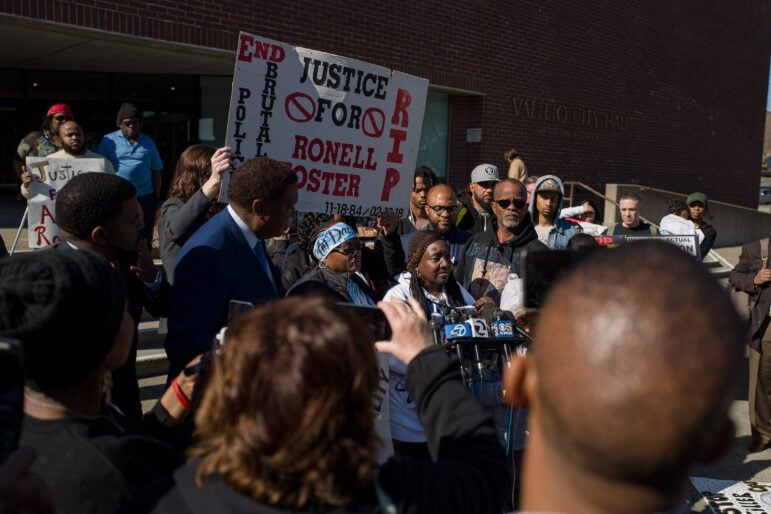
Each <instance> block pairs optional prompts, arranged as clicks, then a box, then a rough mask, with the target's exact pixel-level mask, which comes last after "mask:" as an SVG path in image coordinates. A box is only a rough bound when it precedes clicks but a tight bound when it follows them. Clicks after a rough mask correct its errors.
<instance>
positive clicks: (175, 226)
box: [0, 104, 771, 513]
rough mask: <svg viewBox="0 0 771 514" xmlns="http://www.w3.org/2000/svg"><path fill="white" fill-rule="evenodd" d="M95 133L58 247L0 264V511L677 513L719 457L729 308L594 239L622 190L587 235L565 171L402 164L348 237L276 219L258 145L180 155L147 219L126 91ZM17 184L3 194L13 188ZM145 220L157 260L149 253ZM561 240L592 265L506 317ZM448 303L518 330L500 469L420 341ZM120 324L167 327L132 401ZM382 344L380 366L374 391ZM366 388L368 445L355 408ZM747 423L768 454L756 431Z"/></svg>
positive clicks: (630, 207)
mask: <svg viewBox="0 0 771 514" xmlns="http://www.w3.org/2000/svg"><path fill="white" fill-rule="evenodd" d="M72 118H73V116H72V111H71V109H70V108H69V107H68V106H66V105H63V104H57V105H55V106H53V107H52V108H51V109H50V110H49V112H48V114H47V116H46V121H45V122H44V123H43V127H42V130H41V131H39V132H38V133H37V134H36V135H30V136H27V137H25V139H24V141H23V142H22V144H21V145H20V147H19V159H21V160H22V162H23V158H24V157H25V156H27V155H43V156H44V155H52V154H53V152H54V151H64V152H66V153H67V154H68V155H71V156H82V155H84V154H85V152H90V150H87V149H85V145H84V144H83V142H82V140H83V137H82V129H81V128H80V127H79V126H78V125H77V124H76V123H75V122H74V121H73V120H72ZM116 122H117V125H118V127H119V130H117V131H115V132H113V133H111V134H108V135H107V136H105V138H104V139H103V141H102V143H101V144H100V145H99V154H101V155H103V156H104V158H105V159H106V161H107V163H109V164H110V166H109V168H111V169H108V166H105V173H83V174H80V175H78V176H75V177H74V178H72V179H71V180H70V181H69V182H68V183H67V184H66V185H65V186H63V187H62V188H61V189H60V190H59V191H58V192H57V195H56V218H57V220H56V221H57V224H58V225H59V229H60V233H61V236H62V241H61V242H60V243H58V244H57V245H55V246H54V247H53V248H52V249H50V250H44V251H38V252H30V253H26V254H21V255H14V256H12V257H6V258H3V259H2V260H0V336H2V337H7V338H14V339H18V340H19V341H20V342H21V345H22V348H23V351H24V371H25V374H26V379H25V387H24V413H23V416H24V419H23V425H22V429H21V441H20V444H21V446H22V447H23V448H21V449H20V450H17V452H16V453H15V454H13V455H12V456H11V457H10V458H9V459H8V461H7V462H6V463H5V464H2V465H1V466H0V505H7V506H8V507H10V508H14V509H16V510H18V511H23V512H27V511H28V512H50V511H52V509H53V511H55V512H65V513H66V512H78V513H83V512H94V513H108V512H119V511H120V512H158V513H165V512H169V513H171V512H190V513H197V512H255V513H258V512H266V513H267V512H405V513H406V512H444V513H448V512H475V513H476V512H480V513H481V512H490V513H494V512H498V513H500V512H503V511H504V510H512V509H514V508H516V507H519V508H521V509H523V510H524V511H531V512H578V513H584V512H587V513H588V512H625V511H635V512H668V511H677V510H678V509H682V508H683V506H684V505H685V504H684V501H685V498H684V495H683V491H684V489H685V484H686V483H687V479H688V472H689V470H690V468H691V466H692V465H694V464H696V463H699V462H708V461H710V460H714V459H715V458H718V457H719V456H721V455H722V454H723V453H724V452H725V451H726V449H727V448H728V443H729V442H730V439H731V436H732V430H731V424H730V420H729V418H728V408H729V406H730V402H731V400H732V399H734V398H735V396H736V394H737V381H738V375H739V374H738V363H739V362H740V360H741V358H742V343H743V341H744V339H745V332H746V331H745V330H744V329H743V325H742V320H741V319H740V317H739V316H738V314H737V313H736V311H735V309H734V307H733V305H732V304H731V302H730V300H729V298H728V296H727V295H726V294H725V292H724V291H723V290H722V289H720V288H719V286H718V284H717V282H716V281H715V280H714V279H712V278H711V277H710V276H709V274H708V272H707V271H706V269H705V268H704V267H703V266H701V264H700V263H699V262H698V261H697V260H696V259H694V258H693V257H691V256H689V255H688V254H686V253H685V252H683V251H682V250H680V249H678V248H675V247H674V246H673V245H669V244H665V243H661V242H658V241H655V242H643V243H635V244H629V245H621V247H620V248H617V249H613V250H607V251H597V250H596V247H597V242H596V241H595V239H594V238H593V237H592V235H594V233H593V232H590V231H588V230H585V229H586V228H587V227H601V228H602V229H604V230H603V231H605V230H606V231H607V232H606V233H607V234H609V235H614V236H623V235H636V234H640V233H647V234H656V233H657V231H656V227H655V226H653V225H652V224H649V223H646V222H645V221H643V220H642V219H641V213H642V200H641V198H640V197H639V196H637V195H635V194H628V195H623V196H622V197H621V198H620V201H619V209H620V213H621V222H619V223H618V224H616V225H614V226H611V227H607V229H606V228H605V227H602V225H601V224H600V223H598V217H599V213H598V209H597V207H596V205H595V204H594V203H593V202H592V201H585V202H583V203H582V204H581V205H579V206H577V207H575V208H565V209H563V208H562V206H563V199H564V196H565V190H564V186H563V182H562V180H561V179H560V178H559V177H558V176H556V175H544V176H541V177H533V176H532V175H530V176H528V174H527V170H526V168H525V165H524V162H522V159H521V156H520V155H519V152H517V151H516V150H510V151H508V152H506V154H505V157H506V159H507V161H508V163H509V166H510V168H509V174H508V177H501V175H500V172H499V169H498V167H497V166H495V165H493V164H489V163H483V164H480V165H479V166H477V167H475V168H474V169H473V170H472V171H471V173H470V176H469V185H468V187H467V188H466V189H465V190H463V191H455V190H453V188H451V187H449V186H448V185H446V184H443V183H440V181H439V180H438V179H437V176H436V174H435V173H434V171H433V170H431V169H429V168H427V167H425V166H422V167H419V168H417V169H416V170H415V174H414V178H413V182H412V190H411V194H410V198H409V209H408V211H407V212H408V214H407V216H405V217H404V218H402V219H398V218H396V217H395V216H393V215H389V214H385V215H383V216H382V217H381V218H379V219H378V220H377V227H376V231H375V234H376V235H375V236H374V237H370V236H369V235H368V234H369V233H368V231H366V230H362V227H361V225H362V220H357V219H355V218H350V217H342V216H332V215H324V214H317V213H296V212H295V210H294V205H295V203H296V202H297V197H298V192H297V176H296V175H295V173H293V172H292V170H291V169H290V168H288V167H287V166H286V165H284V164H282V163H279V162H277V161H275V160H272V159H270V158H267V157H257V158H252V159H248V160H246V161H245V162H243V163H242V164H241V165H239V166H234V165H233V160H232V151H231V149H230V148H227V147H224V148H219V149H213V148H208V147H205V146H203V145H194V146H191V147H190V148H188V149H187V150H185V151H184V152H183V153H182V155H181V156H180V158H179V160H178V162H177V164H176V167H175V169H174V173H173V176H172V179H171V187H170V189H169V194H168V198H167V199H166V200H165V201H164V202H163V203H162V204H161V203H160V198H159V191H160V170H162V169H163V165H162V163H161V162H160V158H159V157H158V155H157V149H156V148H155V145H154V143H153V142H152V140H151V139H150V138H149V137H147V136H145V135H144V134H142V133H141V132H140V127H141V111H140V110H139V109H137V108H136V107H135V106H133V105H131V104H124V105H123V106H121V108H120V110H119V113H118V116H117V120H116ZM65 141H66V142H65ZM59 148H62V149H61V150H58V149H59ZM89 155H90V156H92V157H93V155H91V154H89ZM97 157H98V156H97ZM18 170H19V176H20V178H21V180H22V183H23V187H25V186H26V185H28V184H29V182H30V181H31V180H34V177H33V176H32V175H31V174H30V173H29V172H28V171H27V170H26V169H25V168H24V167H23V165H20V166H19V168H18ZM228 170H232V175H231V177H230V180H229V185H228V188H227V191H226V192H224V193H225V194H226V196H227V199H228V203H227V204H220V203H218V201H217V199H218V198H219V197H220V189H221V186H222V174H223V173H224V172H225V171H228ZM405 200H406V199H405ZM670 204H671V205H670V214H669V215H668V216H665V218H664V219H663V220H662V223H661V225H660V230H661V233H664V234H674V235H695V236H697V238H698V242H699V244H700V246H701V255H702V257H703V256H704V255H706V253H707V252H708V251H709V249H710V248H711V246H712V245H713V244H714V241H715V236H716V232H715V230H714V228H713V227H711V225H709V223H708V222H707V218H708V217H707V214H706V213H707V207H708V200H707V197H706V196H705V195H704V194H703V193H694V194H692V195H690V196H688V198H687V199H686V201H685V202H683V201H682V200H675V199H673V201H672V202H670ZM159 206H160V210H159V212H157V211H158V208H159ZM156 214H157V215H156ZM156 230H157V234H158V241H159V249H160V257H161V260H162V263H163V265H162V266H156V265H155V264H154V263H153V259H152V256H151V253H150V249H151V247H150V246H149V244H148V243H150V242H151V241H152V239H153V233H154V231H156ZM585 232H586V233H585ZM590 234H592V235H590ZM760 246H762V245H760ZM766 246H767V245H766ZM564 249H573V250H578V251H587V252H590V253H591V255H590V257H588V258H586V259H584V260H583V261H582V263H581V264H579V265H578V267H576V268H575V269H574V270H572V271H570V272H569V273H568V274H567V275H566V276H565V277H564V278H563V279H562V280H561V281H559V282H558V283H557V284H556V285H555V286H554V289H553V290H552V292H551V293H550V295H549V296H548V297H547V301H546V303H545V304H544V305H543V307H542V308H540V309H538V310H533V309H531V308H528V307H527V306H526V305H525V298H524V295H523V292H522V290H521V288H522V278H523V265H524V262H525V258H526V257H525V256H526V255H527V254H532V253H535V252H549V251H552V250H564ZM754 251H755V248H754V247H752V248H750V249H748V256H747V257H746V258H745V257H744V254H743V259H745V261H743V262H744V266H743V267H742V264H741V263H740V266H737V270H735V273H736V277H737V280H736V284H737V287H741V288H742V289H745V290H746V291H747V292H748V293H749V294H755V295H760V298H761V299H762V300H761V301H756V304H755V307H756V308H757V309H759V310H762V309H765V315H766V318H765V320H764V321H762V322H761V324H763V323H764V324H765V325H764V326H762V327H757V326H756V327H755V333H757V332H758V331H765V327H766V326H767V324H768V318H767V314H768V304H769V303H770V302H771V296H769V297H768V298H766V297H765V296H764V295H765V294H766V293H767V290H768V288H767V285H768V283H771V271H769V270H768V269H766V268H765V265H766V260H767V250H766V251H765V253H764V251H763V250H762V249H761V248H760V247H759V248H758V249H757V254H758V255H757V259H756V258H755V257H753V256H751V255H749V253H750V252H754ZM753 255H754V254H753ZM762 255H765V256H766V258H763V259H762V258H761V257H762ZM756 261H757V262H756ZM760 261H762V263H760V264H759V262H760ZM745 268H746V269H745ZM630 269H634V273H630ZM654 281H655V282H656V283H658V284H661V286H660V287H657V288H651V287H650V284H651V283H653V282H654ZM768 294H769V295H771V293H768ZM346 304H353V305H356V306H359V307H361V308H365V309H375V308H378V309H380V310H381V311H382V313H383V315H384V316H385V318H386V320H387V322H388V325H389V326H390V332H391V336H390V338H384V339H382V340H376V336H375V334H374V333H373V332H372V330H371V327H370V326H368V325H366V324H365V323H363V320H362V319H360V318H359V317H357V316H356V315H355V314H353V312H354V311H352V310H351V309H348V308H346V307H345V305H346ZM695 304H698V305H700V306H701V308H700V309H692V308H690V306H692V305H695ZM462 308H466V309H467V310H469V311H475V312H476V313H478V314H479V315H480V316H485V315H488V314H489V313H490V312H491V311H495V310H498V309H503V310H504V311H505V315H506V316H510V317H511V319H515V320H518V321H519V322H520V324H521V325H523V326H525V327H526V328H527V329H528V330H530V329H531V328H532V329H533V334H534V340H535V343H534V346H533V351H531V352H528V353H527V354H526V355H514V356H512V358H511V359H510V361H509V362H508V364H506V365H504V366H503V367H504V368H506V375H505V379H504V387H503V388H502V389H501V390H500V402H501V403H504V402H505V403H507V404H510V405H512V406H517V407H519V408H521V409H524V407H527V410H526V411H524V410H523V411H522V412H526V413H527V414H526V416H527V418H528V419H527V426H528V432H527V433H528V434H529V435H528V436H527V440H526V442H525V444H524V464H523V466H522V467H521V468H520V466H519V465H518V464H519V462H520V459H519V458H516V459H511V458H507V455H506V453H505V452H504V448H503V446H501V440H500V438H499V433H498V430H497V428H496V425H495V423H494V422H493V419H492V418H491V416H490V412H489V410H488V409H486V408H485V407H483V405H482V404H481V403H480V402H479V401H478V399H477V398H475V397H474V396H473V395H472V394H469V392H468V391H467V388H466V384H465V383H464V381H463V380H461V371H460V370H459V365H458V364H459V363H458V361H457V358H456V357H455V355H454V353H453V352H449V351H448V350H447V348H446V347H445V346H444V345H443V344H441V343H440V344H435V337H434V334H432V331H431V330H430V328H429V327H430V323H429V321H430V320H435V319H440V320H443V321H446V319H447V318H449V317H450V316H451V313H452V312H454V311H458V310H459V309H462ZM143 309H145V310H147V311H148V312H150V313H151V314H153V315H155V316H159V317H164V318H166V319H167V320H168V323H167V326H168V334H167V335H166V339H165V350H166V354H167V356H168V361H169V372H168V378H167V382H166V388H165V391H164V393H163V394H162V396H161V398H160V400H159V401H158V403H157V404H156V405H155V407H153V408H152V410H150V411H149V412H145V413H143V412H142V409H141V404H140V398H139V388H138V380H137V373H136V352H137V333H138V323H139V320H140V317H141V312H142V310H143ZM536 320H537V321H536ZM761 338H762V336H761ZM756 339H757V338H756ZM755 343H756V344H755V348H759V347H758V344H760V343H759V342H758V341H755ZM378 353H382V354H388V358H387V361H385V362H386V363H385V364H383V365H382V366H385V367H387V370H388V373H387V375H386V376H387V382H388V383H387V384H385V386H384V385H383V384H382V383H381V382H380V380H381V378H382V377H383V376H384V375H383V369H382V366H381V364H380V363H379V361H378ZM764 353H765V352H764ZM757 360H758V361H759V362H760V365H761V366H768V365H769V364H766V363H764V362H763V360H762V358H760V357H759V358H758V359H757ZM756 366H757V364H756ZM761 374H762V373H761ZM383 387H385V388H386V389H387V390H388V393H389V394H388V396H387V397H388V402H389V407H390V409H389V410H390V419H389V427H388V428H389V430H388V434H389V436H388V437H389V439H388V440H384V439H383V436H382V434H381V433H379V432H378V430H376V422H375V410H374V409H373V398H374V397H375V396H376V391H378V390H379V389H381V388H383ZM504 390H505V394H504ZM766 390H768V391H769V392H770V393H771V386H767V385H765V383H764V382H763V381H762V380H760V381H758V391H759V392H758V394H759V395H764V394H765V391H766ZM768 405H771V402H769V403H768V404H766V406H765V407H764V408H765V409H766V410H765V411H763V412H765V413H766V414H767V412H768V411H769V410H770V409H771V408H769V407H768ZM766 414H763V413H758V417H763V418H764V420H766V421H767V419H768V416H767V415H766ZM753 427H754V425H753ZM523 434H524V431H523ZM757 434H758V441H757V444H758V445H762V446H763V447H765V446H768V445H769V442H771V428H766V426H765V425H758V428H757ZM763 438H765V439H763ZM384 447H388V448H390V449H391V450H392V451H391V452H388V453H392V457H390V458H384V457H383V452H382V449H383V448H384ZM30 449H31V450H32V451H33V453H32V454H29V453H26V452H29V451H30ZM521 449H522V447H517V448H514V453H515V457H521V453H519V452H518V450H521ZM513 462H517V466H514V465H513ZM514 473H516V476H517V477H518V479H519V477H521V478H522V486H521V487H520V486H519V480H517V481H516V482H517V487H516V488H514V479H513V476H514ZM512 490H516V491H519V493H520V494H519V495H516V494H515V495H514V498H512ZM630 504H631V505H633V508H629V505H630Z"/></svg>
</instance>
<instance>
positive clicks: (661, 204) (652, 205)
mask: <svg viewBox="0 0 771 514" xmlns="http://www.w3.org/2000/svg"><path fill="white" fill-rule="evenodd" d="M624 193H637V194H638V195H640V197H641V198H642V200H643V207H642V215H643V217H645V218H647V219H648V220H650V221H652V222H653V223H655V224H656V225H658V224H659V221H661V218H662V217H664V216H665V215H666V214H668V211H667V201H668V200H669V199H670V198H682V199H683V200H685V199H686V197H687V196H688V195H687V194H682V193H675V192H672V191H664V190H662V189H654V188H649V187H644V186H639V185H635V184H607V185H606V186H605V196H607V197H608V198H611V199H612V200H614V201H616V202H617V203H618V198H619V197H620V196H621V195H623V194H624ZM618 221H620V216H619V213H618V208H616V207H615V206H614V205H613V204H612V203H611V202H607V201H606V202H605V216H604V218H603V223H604V224H605V225H607V226H610V225H613V224H614V223H617V222H618ZM708 222H709V223H710V224H711V225H712V226H713V227H715V230H717V240H716V241H715V248H723V247H727V246H738V245H741V244H744V243H746V242H748V241H754V240H756V239H763V238H764V237H769V236H770V235H771V214H768V213H765V212H760V211H757V210H755V209H748V208H747V207H742V206H740V205H732V204H729V203H724V202H718V201H714V200H709V212H708Z"/></svg>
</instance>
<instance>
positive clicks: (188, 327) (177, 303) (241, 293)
mask: <svg viewBox="0 0 771 514" xmlns="http://www.w3.org/2000/svg"><path fill="white" fill-rule="evenodd" d="M268 262H269V265H270V267H271V272H272V274H273V277H274V283H275V284H276V287H277V288H278V290H276V289H274V287H273V285H272V284H271V281H270V278H269V277H268V276H267V275H266V274H265V272H264V271H263V269H262V266H260V263H259V261H258V259H257V256H256V255H255V254H254V250H253V249H252V248H251V247H250V246H249V245H248V244H247V242H246V239H245V238H244V235H243V234H242V233H241V230H240V229H239V228H238V225H236V222H235V221H233V219H232V218H231V217H230V213H229V212H228V210H227V209H225V210H222V211H220V212H219V213H217V214H216V215H215V216H212V218H211V219H209V221H207V222H206V223H205V224H204V225H203V226H202V227H201V228H199V229H198V230H197V231H196V233H195V234H193V235H192V236H191V237H190V239H188V240H187V242H186V243H185V245H184V246H183V247H182V249H181V250H180V252H179V254H178V255H177V263H176V265H175V267H174V280H173V282H174V285H173V287H172V293H171V313H170V315H169V322H168V325H169V335H168V336H167V337H166V354H167V355H168V357H169V376H171V377H173V376H176V374H177V373H179V371H180V370H181V369H182V368H183V367H184V366H185V364H187V363H188V362H189V361H190V360H191V359H192V358H193V357H195V356H196V355H198V354H200V353H203V352H206V351H208V350H210V349H211V347H212V341H213V340H214V336H215V335H216V334H217V333H218V332H219V331H220V329H221V328H222V327H224V326H225V325H227V321H228V319H227V318H228V305H229V302H230V301H231V300H239V301H242V302H249V303H251V304H253V305H259V304H262V303H265V302H269V301H271V300H275V299H278V298H280V297H281V296H283V293H284V291H283V289H282V286H281V276H280V275H279V273H278V270H277V269H276V268H275V267H274V266H273V265H272V264H271V263H270V259H268Z"/></svg>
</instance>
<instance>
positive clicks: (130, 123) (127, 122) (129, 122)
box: [120, 118, 139, 127]
mask: <svg viewBox="0 0 771 514" xmlns="http://www.w3.org/2000/svg"><path fill="white" fill-rule="evenodd" d="M120 124H121V125H126V126H127V127H133V126H136V125H139V120H138V119H135V118H134V119H130V120H129V119H127V120H121V122H120Z"/></svg>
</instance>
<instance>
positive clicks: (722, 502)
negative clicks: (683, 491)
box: [691, 477, 771, 514]
mask: <svg viewBox="0 0 771 514" xmlns="http://www.w3.org/2000/svg"><path fill="white" fill-rule="evenodd" d="M691 485H692V486H693V489H694V492H695V495H694V496H695V498H694V511H698V512H713V513H715V514H720V513H724V514H750V513H755V514H757V513H760V512H771V484H765V483H759V482H754V481H746V482H737V481H734V480H715V479H712V478H701V477H692V478H691ZM705 508H708V509H709V510H706V509H705Z"/></svg>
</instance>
